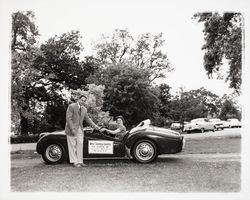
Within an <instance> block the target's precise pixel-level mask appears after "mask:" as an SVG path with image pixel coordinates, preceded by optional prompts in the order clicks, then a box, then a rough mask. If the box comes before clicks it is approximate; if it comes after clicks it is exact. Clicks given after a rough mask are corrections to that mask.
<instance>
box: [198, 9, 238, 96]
mask: <svg viewBox="0 0 250 200" xmlns="http://www.w3.org/2000/svg"><path fill="white" fill-rule="evenodd" d="M194 18H195V19H198V22H204V30H203V32H204V36H205V44H204V45H203V46H202V49H203V50H205V54H204V68H205V70H206V71H207V74H208V77H212V74H213V73H219V70H220V68H221V67H222V65H223V58H226V59H227V60H228V62H229V73H228V75H227V77H226V81H229V82H230V84H229V87H230V88H233V89H235V91H236V92H237V93H238V94H240V89H241V81H242V80H241V74H242V15H241V14H240V13H233V12H231V13H228V12H227V13H224V14H222V15H220V14H219V13H210V12H209V13H197V14H195V15H194Z"/></svg>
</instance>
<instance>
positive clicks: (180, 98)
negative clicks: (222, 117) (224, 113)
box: [170, 88, 221, 122]
mask: <svg viewBox="0 0 250 200" xmlns="http://www.w3.org/2000/svg"><path fill="white" fill-rule="evenodd" d="M170 105H171V106H170V107H171V108H170V110H171V111H170V116H171V119H173V120H174V121H182V122H183V121H190V120H192V119H194V118H200V117H208V116H209V115H210V116H211V117H215V116H218V114H219V112H220V109H219V108H220V106H221V104H220V98H219V97H218V96H217V95H215V94H213V93H211V92H210V91H207V90H206V89H205V88H200V89H197V90H191V91H181V92H180V94H179V95H177V96H175V97H174V99H173V100H172V101H171V104H170Z"/></svg>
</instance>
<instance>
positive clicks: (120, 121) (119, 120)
mask: <svg viewBox="0 0 250 200" xmlns="http://www.w3.org/2000/svg"><path fill="white" fill-rule="evenodd" d="M124 122H125V121H124V118H123V117H122V116H121V115H120V116H117V117H116V124H117V126H118V127H117V129H115V130H109V129H106V128H103V129H102V131H107V132H108V133H110V134H112V135H115V138H116V139H118V140H122V139H123V137H124V135H125V134H126V127H125V126H124Z"/></svg>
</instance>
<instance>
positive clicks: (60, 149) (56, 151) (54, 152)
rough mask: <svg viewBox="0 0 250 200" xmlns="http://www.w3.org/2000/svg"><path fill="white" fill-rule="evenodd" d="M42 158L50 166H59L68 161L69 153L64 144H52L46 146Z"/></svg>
mask: <svg viewBox="0 0 250 200" xmlns="http://www.w3.org/2000/svg"><path fill="white" fill-rule="evenodd" d="M42 157H43V160H44V161H45V162H46V163H48V164H59V163H62V162H64V161H65V160H66V159H67V153H66V149H65V147H64V146H63V145H62V144H60V143H56V142H50V143H47V144H46V145H45V148H44V151H43V153H42Z"/></svg>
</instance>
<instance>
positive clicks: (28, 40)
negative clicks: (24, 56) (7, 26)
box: [11, 11, 39, 51]
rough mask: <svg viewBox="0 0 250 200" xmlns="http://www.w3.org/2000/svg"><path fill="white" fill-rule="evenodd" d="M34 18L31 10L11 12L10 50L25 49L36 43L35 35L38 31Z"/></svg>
mask: <svg viewBox="0 0 250 200" xmlns="http://www.w3.org/2000/svg"><path fill="white" fill-rule="evenodd" d="M34 20H35V15H34V13H33V12H32V11H26V12H16V13H13V14H12V29H11V38H12V40H11V50H12V51H17V50H21V51H27V49H28V48H29V47H30V46H32V45H33V44H35V43H36V37H37V36H38V35H39V33H38V29H37V27H36V25H35V22H34Z"/></svg>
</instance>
